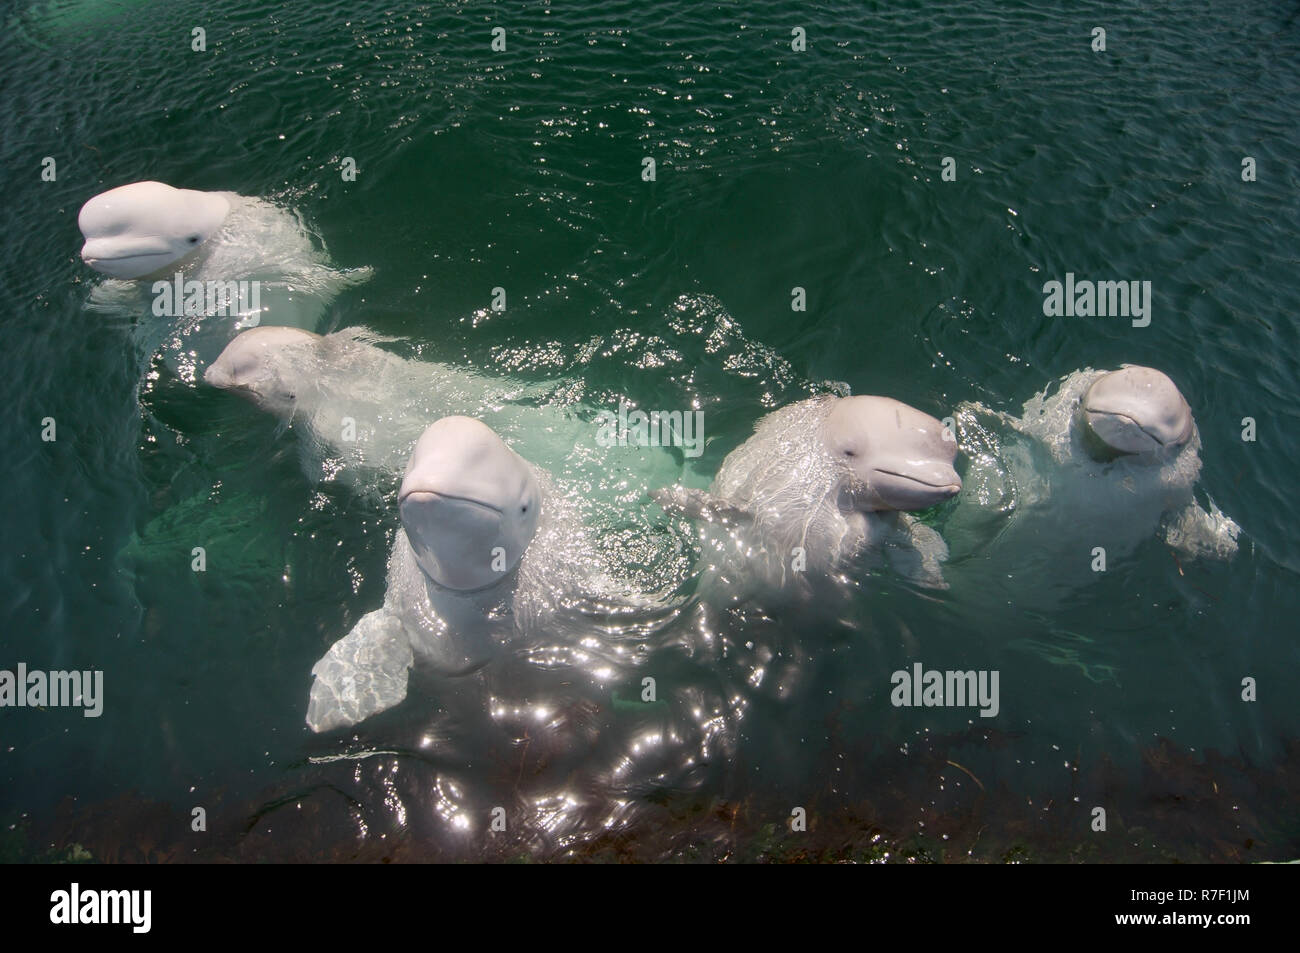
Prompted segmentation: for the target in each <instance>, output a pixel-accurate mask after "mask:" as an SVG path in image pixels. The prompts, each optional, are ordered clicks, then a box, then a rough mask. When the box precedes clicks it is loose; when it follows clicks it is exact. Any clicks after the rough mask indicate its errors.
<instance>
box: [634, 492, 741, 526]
mask: <svg viewBox="0 0 1300 953" xmlns="http://www.w3.org/2000/svg"><path fill="white" fill-rule="evenodd" d="M650 498H651V499H653V500H654V501H655V502H656V503H658V504H659V505H660V506H661V507H663V509H664V510H665V512H668V513H676V514H678V515H680V516H685V517H686V518H687V519H693V520H703V521H704V522H706V523H722V524H723V525H734V524H736V523H751V522H753V520H754V514H753V513H751V512H750V511H749V510H747V509H744V508H743V507H740V506H736V505H735V504H734V503H728V502H727V501H726V500H724V499H722V498H721V497H718V496H714V495H713V494H712V493H708V492H706V491H704V490H695V489H689V488H687V487H684V486H669V487H663V488H661V489H658V490H651V491H650Z"/></svg>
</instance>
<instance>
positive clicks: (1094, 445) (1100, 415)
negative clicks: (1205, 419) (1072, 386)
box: [1079, 365, 1194, 460]
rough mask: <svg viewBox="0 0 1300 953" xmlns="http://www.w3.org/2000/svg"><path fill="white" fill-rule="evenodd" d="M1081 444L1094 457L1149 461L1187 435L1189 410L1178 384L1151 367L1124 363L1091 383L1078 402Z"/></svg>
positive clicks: (1172, 448) (1178, 444)
mask: <svg viewBox="0 0 1300 953" xmlns="http://www.w3.org/2000/svg"><path fill="white" fill-rule="evenodd" d="M1079 413H1080V416H1081V418H1082V423H1083V426H1084V437H1085V440H1084V442H1085V444H1086V445H1087V447H1088V451H1089V453H1091V454H1092V455H1093V456H1094V457H1096V458H1097V459H1099V460H1111V459H1114V458H1115V457H1118V456H1137V457H1138V458H1139V459H1147V458H1151V459H1154V458H1156V457H1160V456H1163V455H1164V454H1166V453H1168V452H1169V451H1176V450H1178V449H1179V448H1181V447H1182V446H1183V445H1184V444H1185V443H1187V441H1188V440H1189V439H1191V436H1192V431H1193V429H1194V425H1193V422H1192V410H1191V408H1190V407H1188V406H1187V401H1186V400H1185V399H1184V398H1183V395H1182V394H1181V393H1180V392H1179V390H1178V387H1177V386H1176V385H1175V384H1174V382H1173V381H1171V380H1170V379H1169V378H1168V377H1166V376H1165V375H1164V374H1162V373H1161V372H1160V371H1157V370H1155V369H1154V368H1151V367H1138V366H1132V365H1130V366H1128V367H1123V368H1121V369H1120V370H1118V371H1111V372H1110V373H1108V374H1103V375H1102V376H1101V377H1099V378H1097V379H1096V380H1095V381H1093V383H1092V385H1091V386H1090V387H1089V388H1088V390H1087V392H1086V393H1085V394H1084V395H1083V400H1082V401H1081V402H1080V405H1079Z"/></svg>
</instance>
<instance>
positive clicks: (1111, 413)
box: [1084, 407, 1165, 447]
mask: <svg viewBox="0 0 1300 953" xmlns="http://www.w3.org/2000/svg"><path fill="white" fill-rule="evenodd" d="M1084 410H1086V411H1087V412H1088V413H1090V414H1096V415H1097V416H1099V417H1112V418H1114V419H1115V420H1120V421H1125V422H1127V423H1130V424H1132V425H1133V426H1134V427H1135V428H1136V429H1137V430H1139V431H1141V432H1142V433H1144V434H1146V435H1147V436H1148V437H1150V438H1151V439H1152V440H1154V441H1155V442H1156V444H1157V445H1158V446H1161V447H1163V446H1165V442H1164V441H1163V440H1161V439H1160V435H1159V434H1156V433H1152V432H1151V430H1150V428H1148V427H1144V426H1142V422H1141V421H1140V420H1138V419H1137V418H1136V417H1130V416H1129V415H1128V414H1122V413H1120V412H1119V411H1117V410H1092V409H1090V408H1087V407H1085V408H1084ZM1094 429H1095V428H1094Z"/></svg>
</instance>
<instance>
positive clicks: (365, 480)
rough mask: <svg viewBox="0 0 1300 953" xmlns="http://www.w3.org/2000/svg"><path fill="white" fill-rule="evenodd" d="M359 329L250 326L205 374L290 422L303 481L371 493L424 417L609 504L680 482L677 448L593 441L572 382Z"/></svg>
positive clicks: (591, 417) (403, 459)
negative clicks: (458, 359)
mask: <svg viewBox="0 0 1300 953" xmlns="http://www.w3.org/2000/svg"><path fill="white" fill-rule="evenodd" d="M384 343H393V342H390V341H386V340H385V339H384V338H381V337H379V336H378V335H374V334H372V333H370V332H368V331H366V330H365V329H359V328H346V329H343V330H340V331H335V332H333V333H331V334H326V335H319V334H314V333H312V332H309V331H304V330H301V329H298V328H282V327H259V328H252V329H250V330H247V331H244V332H242V333H241V334H239V335H238V336H237V337H236V338H235V339H234V340H233V341H231V342H230V344H229V345H228V346H227V347H226V349H225V350H224V351H223V352H222V353H221V355H220V356H219V357H218V358H217V360H216V361H214V362H213V363H212V364H211V365H210V366H209V367H208V369H207V370H206V371H205V373H204V381H205V382H206V383H207V384H210V385H212V386H213V387H217V388H220V389H222V390H227V391H230V392H231V393H234V394H237V395H239V396H240V397H243V398H245V399H246V400H249V401H251V402H252V403H253V404H254V405H255V406H257V407H259V408H260V409H262V410H264V411H266V412H268V413H270V414H272V415H273V416H275V417H276V418H277V419H279V420H281V421H282V422H284V423H286V424H289V425H291V426H292V427H293V428H294V429H295V431H297V432H298V433H299V436H300V442H299V449H300V457H301V460H302V465H303V470H304V472H305V474H306V475H307V477H308V478H309V479H312V480H313V481H321V480H325V479H336V480H342V481H343V482H347V483H351V484H352V485H354V486H374V485H377V484H378V483H380V482H382V481H383V480H384V479H385V475H386V474H387V475H393V474H400V473H401V472H402V471H403V469H404V468H405V467H406V465H407V460H408V458H409V457H410V454H411V451H412V448H413V447H414V446H415V443H416V441H417V440H418V439H419V437H420V435H421V434H422V433H423V432H424V430H425V428H426V427H427V426H428V423H429V421H430V420H436V419H439V418H441V417H445V416H468V417H474V418H476V419H478V420H480V421H481V422H483V423H485V424H487V425H489V426H490V427H492V428H493V429H494V430H495V431H496V432H497V433H499V434H500V435H501V436H502V437H504V438H505V439H507V440H509V441H510V444H511V446H513V447H515V448H516V449H517V450H518V452H520V453H521V454H523V455H525V456H526V457H527V458H528V459H529V460H533V461H537V462H538V465H539V466H543V467H545V468H547V469H548V470H550V471H551V472H554V473H556V474H557V476H559V477H561V478H562V479H563V480H564V482H566V483H581V484H583V485H585V486H587V487H589V488H590V492H589V495H595V496H599V497H601V499H602V500H604V501H605V502H606V503H609V504H612V503H613V501H614V500H615V499H616V498H620V497H621V498H626V497H627V496H628V495H629V494H631V495H635V493H636V492H638V491H640V492H641V493H645V492H647V491H648V490H649V488H650V487H651V486H654V485H658V484H659V483H662V482H670V481H672V480H674V479H676V478H677V477H678V475H679V474H680V473H681V470H682V467H683V465H684V462H685V460H684V457H683V456H682V455H681V453H680V451H677V452H674V449H673V448H669V447H664V446H644V445H636V444H628V445H626V446H619V447H607V446H602V445H601V443H600V439H599V438H600V434H601V430H600V421H601V411H599V410H597V409H596V408H593V407H591V406H589V405H587V404H584V403H582V402H580V401H577V400H574V399H573V394H574V393H575V392H580V390H581V388H580V385H579V383H578V382H575V381H573V380H571V379H561V380H558V381H552V382H541V383H534V382H527V381H522V380H519V379H516V378H512V377H509V376H505V375H497V374H491V373H485V372H482V371H478V370H475V369H472V368H464V367H458V366H455V365H451V364H445V363H439V362H435V361H421V360H415V359H411V358H405V357H402V356H400V355H398V354H396V353H394V352H393V351H390V350H387V349H385V348H384V347H382V346H381V344H384Z"/></svg>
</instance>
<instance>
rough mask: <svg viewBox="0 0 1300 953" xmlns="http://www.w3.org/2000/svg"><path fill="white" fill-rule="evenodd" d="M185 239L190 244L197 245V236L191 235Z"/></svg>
mask: <svg viewBox="0 0 1300 953" xmlns="http://www.w3.org/2000/svg"><path fill="white" fill-rule="evenodd" d="M185 240H186V241H187V242H189V243H190V244H191V245H197V244H198V243H199V236H197V235H191V236H190V237H189V238H187V239H185Z"/></svg>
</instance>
